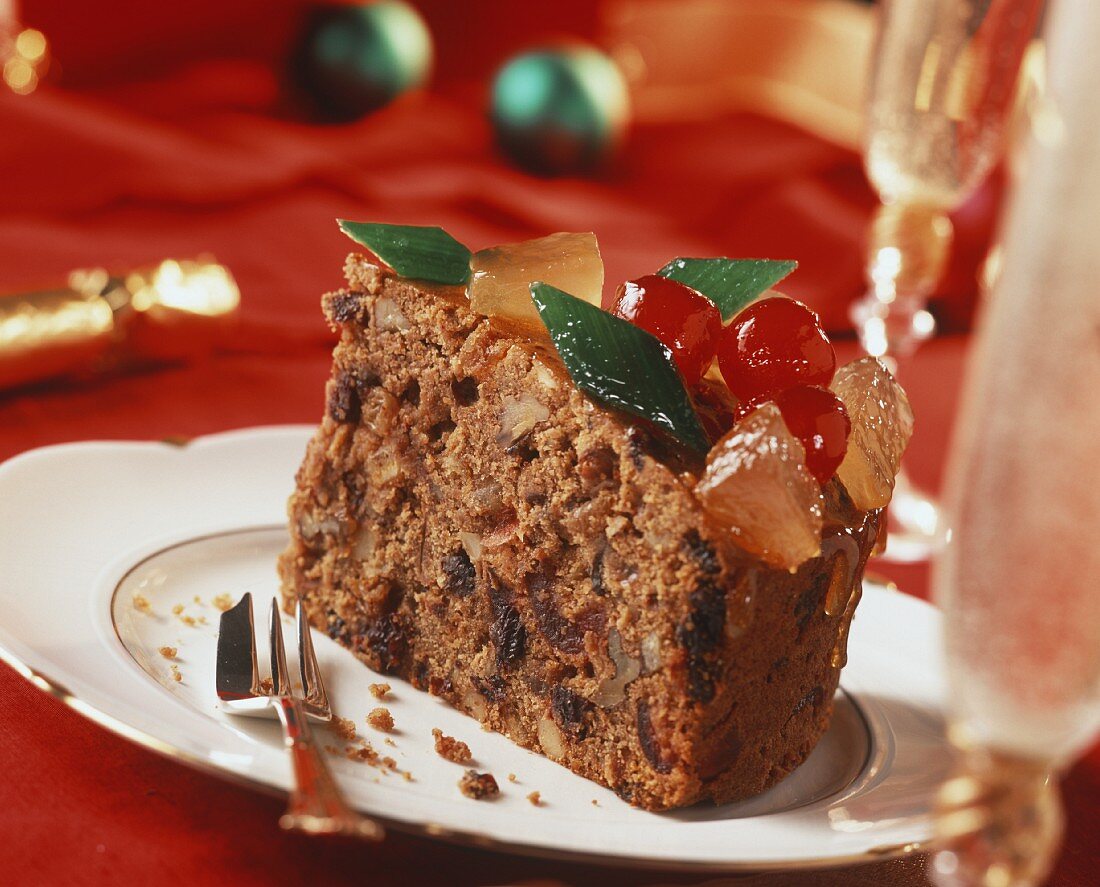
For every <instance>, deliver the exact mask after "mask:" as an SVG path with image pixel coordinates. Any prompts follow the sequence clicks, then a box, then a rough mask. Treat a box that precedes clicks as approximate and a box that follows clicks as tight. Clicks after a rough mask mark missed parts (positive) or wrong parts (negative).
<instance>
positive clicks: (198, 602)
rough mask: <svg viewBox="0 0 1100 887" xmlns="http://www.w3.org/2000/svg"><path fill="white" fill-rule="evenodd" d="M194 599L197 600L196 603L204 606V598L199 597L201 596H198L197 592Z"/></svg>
mask: <svg viewBox="0 0 1100 887" xmlns="http://www.w3.org/2000/svg"><path fill="white" fill-rule="evenodd" d="M194 601H195V603H196V604H198V605H199V606H200V607H201V606H203V602H202V598H201V597H199V596H198V595H197V594H196V595H195V597H194Z"/></svg>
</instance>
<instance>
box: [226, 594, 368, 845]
mask: <svg viewBox="0 0 1100 887" xmlns="http://www.w3.org/2000/svg"><path fill="white" fill-rule="evenodd" d="M296 618H297V623H298V668H299V670H300V671H301V675H302V689H303V693H304V695H303V696H296V695H295V694H294V689H293V688H292V687H291V685H290V674H289V672H288V670H287V666H286V650H285V649H284V647H283V630H282V625H281V623H280V621H279V604H278V601H276V600H272V601H271V613H270V616H269V622H268V635H269V637H268V642H269V644H270V649H271V692H270V693H268V692H265V690H264V688H263V687H261V685H260V674H259V668H258V667H257V665H256V634H255V630H254V627H253V621H252V594H251V592H248V593H246V594H245V595H244V596H243V597H242V598H241V599H240V601H239V602H238V603H237V605H236V606H235V607H233V608H232V609H229V610H226V611H225V612H224V613H222V616H221V624H220V626H219V629H218V661H217V675H216V684H217V690H218V705H219V707H220V708H221V709H222V710H223V711H226V712H229V713H230V714H235V715H246V716H250V717H277V718H278V719H279V721H280V723H281V724H282V725H283V738H284V741H285V742H286V747H287V750H288V751H289V752H290V760H291V763H292V765H293V767H294V782H295V786H294V789H293V790H292V791H291V793H290V799H289V802H288V804H287V810H286V813H284V814H283V815H282V816H281V817H280V818H279V825H280V826H282V827H283V828H285V829H295V830H298V831H303V832H308V833H310V834H342V835H353V836H356V837H361V838H371V839H373V840H376V841H377V840H381V839H382V837H384V835H385V832H384V831H383V829H382V826H380V825H379V824H378V823H377V822H375V821H374V820H371V819H367V818H366V817H364V816H360V815H359V814H358V813H356V812H355V811H354V810H352V809H351V807H349V806H348V804H347V802H346V801H345V800H344V798H343V795H341V794H340V790H339V789H338V788H337V787H336V783H335V781H334V780H333V778H332V774H331V773H330V772H329V769H328V765H327V764H326V763H325V759H324V757H323V756H322V755H321V751H320V749H318V747H317V744H316V742H315V741H314V738H313V731H312V730H311V729H310V726H309V722H310V720H314V721H320V722H322V723H328V722H329V721H331V720H332V708H331V707H330V706H329V702H328V695H327V694H326V693H325V685H324V683H323V682H322V680H321V671H320V669H319V668H318V666H317V656H316V654H314V652H313V640H312V638H311V637H310V634H309V620H308V619H306V615H305V612H304V610H303V609H302V602H301V601H299V602H298V610H297V613H296Z"/></svg>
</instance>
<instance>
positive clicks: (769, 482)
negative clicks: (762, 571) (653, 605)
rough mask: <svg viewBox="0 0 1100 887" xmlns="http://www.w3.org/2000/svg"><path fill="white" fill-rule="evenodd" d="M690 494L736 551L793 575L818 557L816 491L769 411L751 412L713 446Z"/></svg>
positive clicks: (771, 407) (774, 410)
mask: <svg viewBox="0 0 1100 887" xmlns="http://www.w3.org/2000/svg"><path fill="white" fill-rule="evenodd" d="M695 492H696V495H698V496H699V498H700V500H701V501H702V503H703V507H704V508H706V509H707V511H708V512H710V514H711V515H712V516H713V517H714V518H715V519H716V520H717V521H718V522H719V523H720V524H721V525H724V526H726V527H728V528H729V531H730V533H732V534H733V535H734V536H735V537H736V538H737V542H738V544H739V545H740V546H741V547H742V548H744V549H745V550H746V551H749V552H751V553H753V554H755V555H757V556H758V557H760V558H761V559H762V560H765V561H767V562H768V563H770V564H773V565H774V566H777V567H783V568H785V569H788V570H792V571H793V570H794V569H796V568H797V567H798V565H799V564H801V563H802V562H803V561H805V560H807V559H808V558H811V557H815V556H816V555H818V554H820V553H821V527H822V522H823V517H822V516H823V513H824V498H823V496H822V493H821V486H820V484H818V482H817V481H816V480H814V478H813V476H812V475H811V474H810V472H809V471H808V470H807V469H806V451H805V449H804V448H803V446H802V444H801V443H800V442H799V441H798V439H797V438H795V437H794V436H793V435H792V434H791V433H790V431H788V430H787V426H786V425H785V424H784V422H783V417H782V415H781V414H780V412H779V408H778V407H777V406H776V405H775V404H773V403H770V402H768V403H764V404H763V405H761V406H760V407H759V408H758V409H755V410H753V411H752V412H751V413H749V414H748V415H747V416H745V417H744V418H743V419H742V420H741V421H740V422H738V423H737V424H736V425H734V426H733V428H732V429H731V430H730V432H729V433H728V434H727V435H726V436H725V437H723V438H722V439H721V440H720V441H718V443H717V444H715V445H714V447H713V449H711V451H710V455H709V456H707V466H706V470H705V472H704V473H703V477H702V478H701V479H700V480H699V482H698V483H697V484H696V486H695Z"/></svg>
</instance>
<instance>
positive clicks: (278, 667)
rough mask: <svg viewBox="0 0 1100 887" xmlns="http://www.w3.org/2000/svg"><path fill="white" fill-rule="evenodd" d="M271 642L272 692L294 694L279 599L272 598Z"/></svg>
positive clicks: (278, 694) (286, 694)
mask: <svg viewBox="0 0 1100 887" xmlns="http://www.w3.org/2000/svg"><path fill="white" fill-rule="evenodd" d="M268 633H269V635H270V643H271V692H272V694H273V695H275V696H292V695H293V693H291V688H290V674H289V673H288V671H287V667H286V648H284V647H283V626H282V623H281V622H280V621H279V601H278V600H277V599H275V598H272V599H271V616H270V619H269V620H268Z"/></svg>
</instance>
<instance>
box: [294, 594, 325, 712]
mask: <svg viewBox="0 0 1100 887" xmlns="http://www.w3.org/2000/svg"><path fill="white" fill-rule="evenodd" d="M295 615H296V618H297V621H298V668H299V669H300V670H301V672H302V688H303V691H304V692H305V697H306V702H308V703H310V705H314V706H317V707H318V708H320V709H323V710H324V712H325V714H328V712H329V707H328V694H327V693H326V692H325V683H324V681H322V680H321V669H320V667H319V666H318V665H317V654H316V653H315V652H314V651H313V638H312V637H311V636H310V633H309V619H307V618H306V611H305V608H303V607H302V602H301V600H299V601H298V607H297V612H296V614H295Z"/></svg>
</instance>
